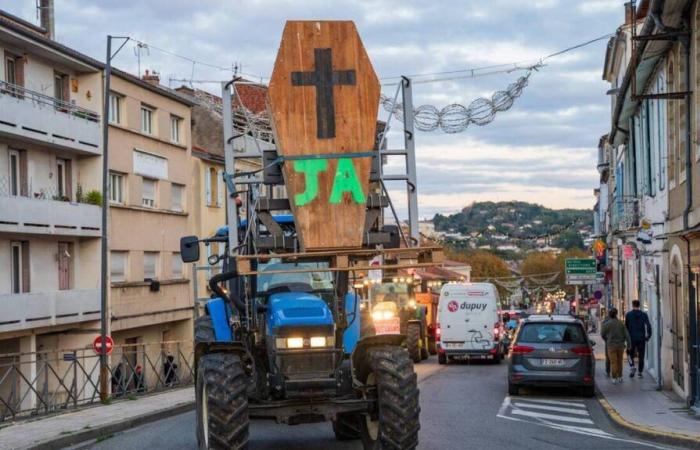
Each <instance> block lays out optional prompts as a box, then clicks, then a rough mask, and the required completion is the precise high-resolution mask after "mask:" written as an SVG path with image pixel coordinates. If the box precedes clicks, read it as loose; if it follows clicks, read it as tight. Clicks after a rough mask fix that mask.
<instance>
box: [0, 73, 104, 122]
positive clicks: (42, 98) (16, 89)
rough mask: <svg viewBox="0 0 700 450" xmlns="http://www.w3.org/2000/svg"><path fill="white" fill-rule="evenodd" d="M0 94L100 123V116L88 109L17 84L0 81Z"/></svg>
mask: <svg viewBox="0 0 700 450" xmlns="http://www.w3.org/2000/svg"><path fill="white" fill-rule="evenodd" d="M0 94H4V95H11V96H13V97H17V98H21V99H24V100H28V101H31V102H34V103H37V104H40V105H49V106H53V107H54V108H55V109H56V111H60V112H63V113H66V114H70V115H72V116H74V117H78V118H81V119H85V120H89V121H91V122H99V121H100V115H99V114H97V113H96V112H94V111H90V110H89V109H86V108H82V107H80V106H77V105H74V104H73V103H71V102H67V101H65V100H60V99H58V98H55V97H51V96H49V95H46V94H42V93H40V92H36V91H32V90H29V89H26V88H25V87H23V86H20V85H18V84H12V83H8V82H6V81H0Z"/></svg>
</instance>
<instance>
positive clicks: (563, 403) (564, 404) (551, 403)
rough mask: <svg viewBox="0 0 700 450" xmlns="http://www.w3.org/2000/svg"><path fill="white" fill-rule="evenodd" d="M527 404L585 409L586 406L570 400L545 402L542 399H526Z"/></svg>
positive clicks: (545, 400)
mask: <svg viewBox="0 0 700 450" xmlns="http://www.w3.org/2000/svg"><path fill="white" fill-rule="evenodd" d="M525 401H527V402H528V403H545V404H547V405H562V406H572V407H575V408H583V409H586V405H585V404H583V403H582V402H579V401H576V400H571V401H560V400H547V399H544V398H528V399H527V400H525Z"/></svg>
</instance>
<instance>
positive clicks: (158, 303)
mask: <svg viewBox="0 0 700 450" xmlns="http://www.w3.org/2000/svg"><path fill="white" fill-rule="evenodd" d="M192 105H193V104H192V102H191V101H189V100H187V99H186V98H184V97H182V96H181V95H179V94H177V93H176V92H174V91H172V90H169V89H167V88H164V87H161V86H160V85H159V84H158V77H157V75H156V74H148V72H147V73H146V75H145V76H144V79H139V78H136V77H133V76H131V75H129V74H126V73H124V72H120V71H115V72H114V76H113V77H112V80H111V92H110V98H109V112H110V114H109V150H110V151H109V170H110V172H109V177H110V192H109V201H110V210H109V248H110V261H109V265H110V267H109V269H110V283H111V290H110V301H109V304H110V312H109V314H110V327H111V335H112V337H113V338H114V341H115V344H117V345H119V344H124V345H127V346H128V347H126V348H124V349H123V350H122V353H123V354H115V355H113V356H112V364H113V365H115V364H117V365H119V364H121V368H120V369H121V370H120V372H121V373H122V376H124V377H125V378H126V379H129V377H130V374H131V373H133V372H134V371H135V370H136V369H137V367H138V366H140V367H141V371H142V372H143V376H144V378H145V382H146V385H147V387H148V386H152V385H153V384H154V383H157V382H158V376H159V375H161V376H162V374H161V373H158V372H159V371H160V370H162V368H163V362H164V361H165V359H166V358H167V357H168V356H173V357H174V358H176V359H177V358H178V356H179V355H178V354H177V352H176V351H175V349H174V348H170V347H173V346H174V345H175V344H167V343H168V342H176V341H189V340H191V339H192V333H193V331H192V330H193V328H192V318H193V299H192V291H191V287H190V277H191V274H190V272H189V268H188V267H186V266H185V265H184V264H183V263H182V260H181V258H180V253H179V248H180V238H181V237H182V236H185V235H188V234H192V232H191V230H192V229H193V223H194V222H193V220H194V218H193V214H192V212H193V204H192V189H193V182H192V173H191V133H190V123H191V113H190V107H191V106H192ZM160 343H163V344H162V346H161V345H160ZM151 344H157V345H155V346H154V345H151ZM145 352H148V354H144V353H145ZM146 360H148V362H150V363H151V364H147V363H146V362H145V361H146ZM154 361H158V362H156V363H154ZM176 362H177V361H176ZM179 364H180V365H182V361H180V362H179Z"/></svg>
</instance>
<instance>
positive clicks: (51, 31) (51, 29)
mask: <svg viewBox="0 0 700 450" xmlns="http://www.w3.org/2000/svg"><path fill="white" fill-rule="evenodd" d="M39 18H40V20H41V27H42V28H43V29H45V30H46V37H47V38H49V39H51V40H55V39H56V27H55V21H54V14H53V0H40V2H39Z"/></svg>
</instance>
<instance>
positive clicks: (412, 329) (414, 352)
mask: <svg viewBox="0 0 700 450" xmlns="http://www.w3.org/2000/svg"><path fill="white" fill-rule="evenodd" d="M406 348H407V349H408V354H409V355H411V359H412V360H413V362H414V363H419V362H421V348H420V325H418V324H416V323H409V324H408V326H407V327H406Z"/></svg>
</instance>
